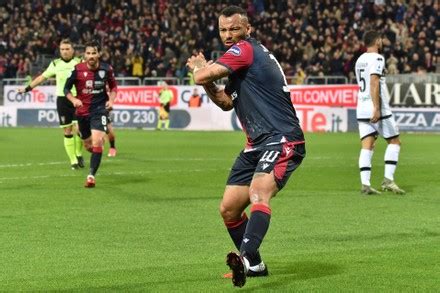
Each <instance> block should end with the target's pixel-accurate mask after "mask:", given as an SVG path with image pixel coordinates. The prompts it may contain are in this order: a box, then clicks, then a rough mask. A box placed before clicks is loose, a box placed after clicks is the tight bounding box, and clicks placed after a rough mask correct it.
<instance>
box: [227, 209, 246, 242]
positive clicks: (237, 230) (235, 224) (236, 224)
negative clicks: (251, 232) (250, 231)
mask: <svg viewBox="0 0 440 293" xmlns="http://www.w3.org/2000/svg"><path fill="white" fill-rule="evenodd" d="M247 223H248V217H247V215H246V213H243V215H241V219H240V220H238V221H232V222H225V226H226V228H227V229H228V232H229V235H230V236H231V238H232V241H234V244H235V247H237V250H240V246H241V242H242V241H243V235H244V232H245V231H246V225H247Z"/></svg>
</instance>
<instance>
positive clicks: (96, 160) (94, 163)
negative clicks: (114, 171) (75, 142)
mask: <svg viewBox="0 0 440 293" xmlns="http://www.w3.org/2000/svg"><path fill="white" fill-rule="evenodd" d="M101 158H102V147H94V148H93V151H92V155H91V156H90V174H91V175H93V176H95V174H96V172H98V168H99V165H100V164H101Z"/></svg>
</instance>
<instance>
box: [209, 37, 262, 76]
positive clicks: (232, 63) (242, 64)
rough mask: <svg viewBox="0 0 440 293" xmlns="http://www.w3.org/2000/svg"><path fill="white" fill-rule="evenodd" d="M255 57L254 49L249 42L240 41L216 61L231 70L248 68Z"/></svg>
mask: <svg viewBox="0 0 440 293" xmlns="http://www.w3.org/2000/svg"><path fill="white" fill-rule="evenodd" d="M253 59H254V49H253V48H252V45H251V44H250V43H249V42H246V41H240V42H238V43H236V44H235V45H233V46H232V47H231V48H229V50H228V51H226V53H225V54H223V56H221V57H220V58H219V59H217V61H215V63H218V64H221V65H223V66H225V67H226V68H228V70H229V72H231V73H232V72H235V71H238V70H241V69H246V68H248V67H249V66H251V64H252V62H253Z"/></svg>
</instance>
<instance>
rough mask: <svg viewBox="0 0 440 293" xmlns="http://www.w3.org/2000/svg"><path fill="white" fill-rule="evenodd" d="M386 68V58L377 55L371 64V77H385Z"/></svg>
mask: <svg viewBox="0 0 440 293" xmlns="http://www.w3.org/2000/svg"><path fill="white" fill-rule="evenodd" d="M384 68H385V58H384V57H383V56H380V55H377V57H376V56H375V57H374V59H373V60H372V62H371V67H370V75H372V74H377V75H379V76H382V75H383V71H384Z"/></svg>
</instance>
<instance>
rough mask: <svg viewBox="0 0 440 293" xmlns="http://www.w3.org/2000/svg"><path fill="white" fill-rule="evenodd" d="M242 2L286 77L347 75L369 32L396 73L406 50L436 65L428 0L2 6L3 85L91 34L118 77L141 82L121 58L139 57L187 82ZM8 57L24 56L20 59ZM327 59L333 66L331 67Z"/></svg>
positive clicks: (436, 30) (147, 66)
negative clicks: (25, 66)
mask: <svg viewBox="0 0 440 293" xmlns="http://www.w3.org/2000/svg"><path fill="white" fill-rule="evenodd" d="M243 2H244V4H243V8H244V9H246V10H247V11H248V14H249V16H250V17H251V18H252V20H251V21H252V23H253V34H254V35H255V36H256V37H257V38H258V39H260V40H262V42H263V45H265V46H266V47H267V48H268V49H270V50H271V51H273V52H274V55H275V57H276V58H277V59H278V60H279V62H280V64H283V69H284V70H285V71H286V72H288V71H289V68H291V67H294V66H295V64H296V63H301V64H302V68H303V69H304V71H305V72H308V73H309V74H319V73H320V72H321V73H322V74H325V75H340V74H341V73H342V74H343V75H345V76H347V77H350V74H351V73H352V72H353V64H354V62H353V60H356V58H357V57H358V56H359V55H360V53H362V52H363V51H362V50H365V48H362V47H361V45H360V44H361V42H360V40H359V39H360V37H361V36H362V34H363V32H364V31H366V30H368V29H374V30H378V31H380V32H382V33H383V34H384V35H385V37H386V38H385V40H384V48H383V49H384V52H383V55H384V57H385V58H386V59H387V60H388V58H389V57H390V56H391V54H393V55H394V56H395V57H396V58H397V60H398V62H397V70H398V71H399V72H409V73H411V72H415V71H417V66H415V67H414V66H412V67H411V69H410V70H408V68H405V65H406V63H405V62H406V58H408V57H410V59H411V56H412V55H413V53H417V54H418V55H419V59H420V61H421V63H422V65H419V66H422V67H426V69H427V70H428V71H430V70H433V68H437V67H438V66H437V64H438V63H439V57H438V56H439V54H438V53H436V52H438V48H439V46H440V45H437V44H436V43H437V42H438V41H437V40H439V39H440V8H439V3H438V1H433V0H426V1H402V0H391V1H334V0H330V1H274V0H265V1H263V0H252V1H251V0H249V1H241V2H240V1H232V0H230V1H226V2H225V1H223V2H222V3H221V4H219V3H218V2H216V1H198V0H188V1H183V0H176V1H166V0H162V1H108V0H96V1H73V0H63V1H61V0H53V1H34V0H22V1H5V4H4V5H2V7H0V14H1V15H2V17H1V18H0V26H1V27H2V30H1V31H0V54H3V56H4V57H5V60H6V63H5V64H3V65H2V66H3V69H1V67H0V70H3V78H5V77H9V78H15V77H16V76H17V71H18V72H19V74H21V71H20V69H19V68H20V66H21V65H19V64H20V59H26V58H29V60H30V62H31V63H34V62H35V61H36V60H37V57H38V56H39V55H42V54H49V55H54V54H55V52H56V51H57V44H58V43H59V41H60V40H61V39H63V38H70V39H72V40H73V41H74V42H75V43H78V44H85V43H87V41H89V40H91V38H92V37H93V36H95V35H97V36H99V38H100V39H99V41H100V43H102V44H106V47H104V48H103V53H104V52H106V51H108V52H111V54H109V55H111V56H109V59H108V60H106V62H109V63H111V64H114V66H115V68H118V70H116V72H117V73H118V75H119V76H133V75H134V76H139V72H138V71H137V70H136V74H134V72H132V70H131V69H132V68H131V65H132V61H131V60H130V59H131V58H128V57H127V56H132V54H134V52H139V55H140V57H141V58H143V60H144V63H143V68H142V74H141V75H144V76H152V72H153V71H155V72H157V74H158V75H159V76H166V75H167V76H179V77H184V76H186V74H187V70H186V68H185V63H186V60H187V59H188V57H189V56H191V55H192V54H193V52H194V51H196V52H198V51H200V50H202V49H203V50H204V52H205V53H206V55H207V56H208V57H211V58H210V59H216V57H218V56H220V55H221V54H220V53H222V52H223V51H224V50H225V48H224V46H223V45H222V44H221V43H220V42H219V41H218V39H219V37H218V33H217V31H218V24H217V21H216V15H215V13H214V12H215V11H218V10H219V9H222V8H224V7H225V6H227V5H229V4H234V3H235V4H237V3H239V4H241V3H243ZM384 2H386V5H384V4H383V3H384ZM320 49H322V50H320ZM359 50H360V52H359ZM117 51H118V52H119V53H118V54H116V53H115V52H117ZM320 52H323V53H324V55H325V57H324V59H325V63H326V64H327V63H328V64H329V65H328V66H323V68H319V67H320V66H319V65H317V64H316V63H314V62H313V60H318V59H322V58H321V57H319V54H320ZM426 53H431V55H432V66H430V65H429V64H427V60H425V59H426ZM15 54H23V58H17V57H14V55H15ZM333 56H335V57H333ZM125 58H128V60H125ZM174 58H176V60H177V62H174V61H172V60H174ZM333 58H338V59H337V61H336V62H333ZM339 58H341V59H339ZM158 60H159V61H158ZM428 63H429V60H428ZM341 64H343V68H342V72H341V66H340V65H341ZM45 65H46V64H44V65H42V67H44V66H45ZM427 66H428V67H429V68H431V69H429V68H428V67H427ZM42 69H43V68H41V70H42ZM31 73H32V74H33V75H36V74H37V73H38V72H31ZM0 76H2V75H1V73H0Z"/></svg>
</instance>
